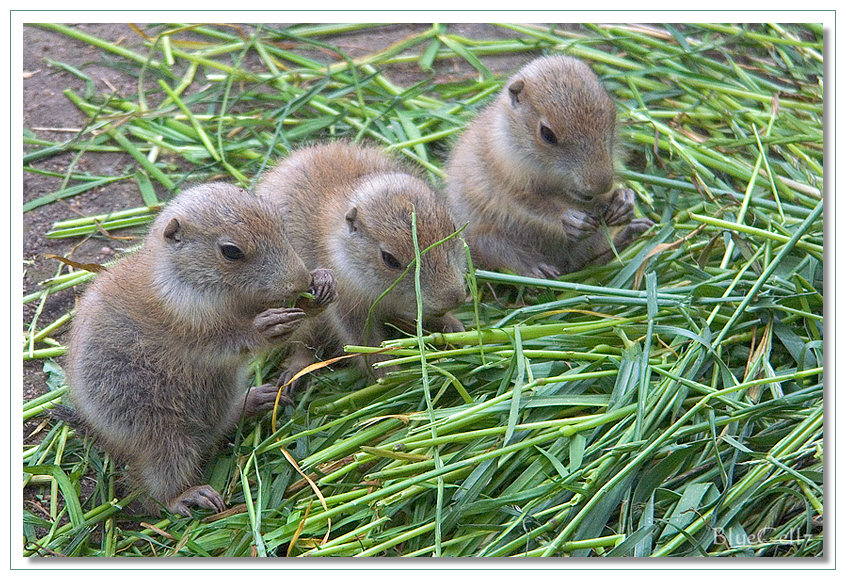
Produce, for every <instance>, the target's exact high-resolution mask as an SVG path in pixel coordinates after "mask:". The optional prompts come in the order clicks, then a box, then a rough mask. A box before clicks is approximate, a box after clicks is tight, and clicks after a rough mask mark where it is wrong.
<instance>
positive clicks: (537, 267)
mask: <svg viewBox="0 0 846 580" xmlns="http://www.w3.org/2000/svg"><path fill="white" fill-rule="evenodd" d="M525 274H526V275H527V276H531V277H532V278H545V279H547V280H552V279H554V278H558V276H560V275H561V271H560V270H558V268H556V267H555V266H553V265H551V264H547V263H546V262H538V263H536V264H530V265H529V267H528V268H526V271H525Z"/></svg>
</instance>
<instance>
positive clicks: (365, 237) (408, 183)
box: [256, 142, 467, 379]
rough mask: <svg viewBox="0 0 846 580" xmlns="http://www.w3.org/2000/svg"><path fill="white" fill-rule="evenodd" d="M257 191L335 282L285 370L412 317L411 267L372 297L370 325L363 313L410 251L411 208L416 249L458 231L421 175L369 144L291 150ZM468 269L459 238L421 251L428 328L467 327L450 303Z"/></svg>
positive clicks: (308, 260) (373, 341)
mask: <svg viewBox="0 0 846 580" xmlns="http://www.w3.org/2000/svg"><path fill="white" fill-rule="evenodd" d="M256 193H257V194H258V195H260V196H262V197H264V198H266V199H268V200H270V201H272V202H273V203H274V204H276V205H277V206H278V207H279V209H280V210H281V212H282V213H283V219H284V222H285V230H286V231H287V232H288V236H289V239H290V240H291V244H292V245H293V247H294V249H295V250H296V252H297V253H298V254H299V255H300V256H301V257H302V259H303V261H304V262H305V264H306V266H307V267H309V268H330V269H332V271H333V272H334V274H335V279H336V281H337V293H338V298H337V300H336V301H335V302H334V303H333V304H331V305H330V306H329V307H328V308H327V309H326V310H325V311H324V312H323V313H322V314H321V315H319V316H318V317H316V318H314V319H313V320H311V321H309V322H308V323H307V324H304V325H303V328H302V329H301V330H300V331H299V332H298V333H297V336H296V339H297V340H299V341H301V344H300V345H298V347H297V350H296V351H295V354H294V356H293V357H292V360H291V363H290V366H289V369H288V371H287V373H286V375H285V376H284V379H287V378H290V377H292V376H293V375H294V374H295V373H297V372H298V371H300V370H301V369H303V368H305V367H306V366H307V365H309V364H310V363H312V362H314V360H315V357H314V351H315V350H316V349H317V348H318V347H322V348H323V350H324V352H325V354H326V355H333V354H339V353H340V352H341V347H342V346H343V345H345V344H363V345H369V346H378V345H379V344H380V343H381V342H382V341H383V340H385V339H386V338H387V337H388V336H389V333H390V328H389V326H388V325H390V324H399V325H406V326H407V325H408V324H413V323H414V321H416V320H417V300H416V294H415V286H414V276H413V272H409V275H406V276H405V277H404V278H402V280H401V281H400V282H399V283H398V284H397V285H396V286H395V287H394V288H393V289H392V290H391V291H390V292H389V293H388V294H387V295H385V297H384V298H382V300H381V301H379V302H378V304H377V305H376V306H375V307H374V308H373V312H372V316H371V319H370V321H369V324H368V313H369V312H370V310H371V307H372V306H373V305H374V304H375V303H376V302H377V300H378V299H379V297H380V296H381V295H382V293H383V292H385V291H386V290H387V289H388V288H389V287H390V286H391V285H392V284H393V283H394V282H395V281H396V280H397V279H398V278H399V277H400V276H401V275H402V274H403V272H404V271H405V269H406V267H407V266H408V265H409V264H410V263H411V262H412V261H413V259H414V247H413V243H412V230H411V212H412V207H414V210H415V211H416V215H417V235H418V243H419V248H420V250H421V251H422V250H423V249H425V248H427V247H428V246H430V245H431V244H433V243H435V242H438V241H439V240H442V239H444V238H446V237H448V236H450V235H451V234H453V233H455V231H456V226H455V223H454V222H453V220H452V218H451V216H450V214H449V212H448V211H447V207H446V205H445V203H444V202H443V201H442V199H441V198H440V197H439V196H438V195H437V194H436V193H435V192H433V191H432V190H431V189H430V188H429V186H428V185H427V184H426V183H425V182H424V181H423V180H422V179H420V178H419V177H417V176H415V175H413V174H410V173H409V170H408V169H407V168H406V167H405V166H404V165H402V164H400V163H398V162H397V161H394V160H392V159H390V158H389V157H386V156H385V155H383V154H382V153H381V152H380V151H379V150H378V149H376V148H374V147H364V146H358V145H353V144H349V143H344V142H335V143H330V144H326V145H317V146H313V147H307V148H304V149H301V150H299V151H296V152H294V153H292V154H291V155H290V156H289V157H288V158H286V159H284V160H283V161H282V162H281V163H280V164H279V165H277V166H276V167H275V168H274V169H272V170H271V171H269V172H268V173H267V174H266V175H265V176H264V177H263V178H262V179H261V180H260V181H259V183H258V185H257V186H256ZM466 269H467V263H466V256H465V254H464V248H463V244H462V242H461V241H460V240H459V239H457V238H452V239H450V240H449V241H447V242H445V243H444V244H442V245H440V246H438V247H436V248H433V249H432V250H430V251H429V252H427V253H426V254H424V255H423V256H422V259H421V294H422V302H423V324H424V326H425V327H426V328H427V329H428V330H430V331H433V332H457V331H461V330H464V327H463V325H462V324H461V322H460V321H458V320H457V319H456V318H455V317H454V316H453V315H452V314H450V313H449V311H450V310H452V309H453V308H455V307H457V306H458V305H459V304H461V303H462V302H463V301H464V299H465V296H466V290H465V286H464V282H465V281H464V274H465V272H466ZM384 358H386V357H384V356H382V357H380V356H371V357H368V362H370V363H372V362H375V361H378V360H382V359H384ZM371 371H372V372H373V374H374V376H377V377H378V376H381V375H382V374H383V373H382V372H380V371H375V370H373V369H371Z"/></svg>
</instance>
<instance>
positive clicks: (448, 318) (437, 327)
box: [426, 314, 465, 332]
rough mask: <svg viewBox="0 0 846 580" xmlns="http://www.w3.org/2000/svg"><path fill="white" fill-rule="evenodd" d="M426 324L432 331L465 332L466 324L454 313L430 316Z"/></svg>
mask: <svg viewBox="0 0 846 580" xmlns="http://www.w3.org/2000/svg"><path fill="white" fill-rule="evenodd" d="M426 326H427V328H428V329H429V330H430V331H431V332H464V330H465V329H464V325H463V324H461V321H460V320H459V319H457V318H456V317H455V316H453V315H452V314H444V315H443V316H438V317H437V318H430V319H429V320H428V321H426Z"/></svg>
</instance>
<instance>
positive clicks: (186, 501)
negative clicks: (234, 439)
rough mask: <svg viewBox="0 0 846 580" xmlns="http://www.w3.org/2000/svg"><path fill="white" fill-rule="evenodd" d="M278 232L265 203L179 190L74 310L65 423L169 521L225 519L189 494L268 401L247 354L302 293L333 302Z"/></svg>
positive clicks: (214, 495) (325, 279)
mask: <svg viewBox="0 0 846 580" xmlns="http://www.w3.org/2000/svg"><path fill="white" fill-rule="evenodd" d="M278 222H279V218H278V213H277V211H276V209H275V208H274V207H272V206H271V205H270V204H268V203H267V202H266V201H265V200H262V199H260V198H258V197H257V196H255V195H254V194H251V193H248V192H246V191H244V190H242V189H239V188H237V187H235V186H232V185H225V184H216V185H215V184H206V185H199V186H196V187H193V188H190V189H187V190H185V191H183V192H182V193H181V194H180V195H178V196H177V197H176V198H174V200H173V201H172V202H171V203H169V204H167V205H166V206H165V208H164V209H163V210H162V212H161V214H160V215H159V216H158V217H157V219H156V220H155V222H154V223H153V226H152V228H151V230H150V232H149V234H148V236H147V238H146V239H145V241H144V244H143V247H142V248H141V249H140V250H139V251H138V253H136V254H134V255H132V256H130V257H129V258H127V259H126V260H124V261H122V262H120V263H118V264H116V265H115V266H113V267H112V268H110V269H109V270H107V271H106V272H104V273H102V274H100V275H99V276H98V277H97V278H96V280H95V281H94V282H93V284H92V285H91V286H90V287H89V288H88V289H87V291H86V292H85V293H84V295H83V296H82V298H81V300H80V302H79V304H78V307H77V310H76V317H75V320H74V324H73V329H72V334H71V339H70V344H69V347H68V354H67V358H66V367H65V369H66V371H67V376H68V380H69V385H70V396H71V400H72V402H73V405H74V410H72V411H70V410H68V409H65V411H64V413H65V416H66V417H67V418H69V419H70V422H71V424H75V425H77V426H79V427H80V428H81V430H82V431H83V432H86V433H90V434H91V435H93V436H94V439H95V440H96V441H97V443H98V444H99V445H100V446H101V447H102V448H103V449H105V450H106V451H108V452H109V453H110V454H111V455H112V456H113V457H115V458H116V459H118V460H119V461H122V462H125V463H127V464H128V468H129V480H130V482H131V483H132V484H134V485H135V486H138V487H140V488H142V489H144V490H145V491H146V492H147V493H148V494H149V496H150V498H152V499H153V500H155V502H159V503H161V504H164V506H165V507H166V508H167V509H168V510H170V511H171V512H174V513H179V514H183V515H186V516H189V515H190V510H189V506H190V505H197V506H201V507H206V508H210V509H212V510H215V511H221V510H222V509H224V507H225V506H224V502H223V499H222V498H221V496H220V494H219V493H218V492H217V491H215V490H214V489H213V488H212V487H211V486H209V485H198V481H199V479H200V477H201V473H202V466H203V461H204V459H205V458H206V456H207V455H208V454H209V452H210V451H212V449H213V447H214V446H215V445H216V444H217V443H218V442H219V441H220V440H221V439H222V438H223V437H224V435H225V434H226V433H227V431H229V430H230V429H231V428H232V427H233V426H234V425H235V423H236V422H237V420H238V418H239V417H240V416H241V414H242V412H246V413H247V414H250V413H256V412H260V411H263V410H266V409H267V408H269V407H272V405H273V402H274V399H275V397H276V391H277V389H276V387H275V386H272V385H263V386H261V387H254V388H252V389H249V391H248V390H247V376H246V375H247V363H248V362H249V356H250V353H254V352H257V351H261V350H263V349H265V348H268V347H270V346H272V345H274V344H278V343H280V342H283V341H285V340H287V339H288V338H289V337H290V335H291V333H292V332H293V331H294V330H295V329H296V328H297V327H298V326H299V325H300V324H301V323H302V322H303V321H304V319H305V317H306V312H304V310H303V309H301V308H288V307H286V305H287V304H289V303H290V301H291V300H292V299H293V298H294V297H296V296H297V295H298V294H299V293H301V292H302V291H304V290H306V289H310V290H311V291H312V292H313V293H315V294H316V295H317V296H318V297H324V296H330V295H331V293H332V288H331V285H332V279H331V274H329V275H327V273H326V272H324V271H320V272H315V273H312V274H309V271H308V270H306V267H305V266H304V265H303V262H302V260H301V259H300V258H299V256H297V254H296V252H294V250H293V248H292V247H291V245H290V243H289V242H288V241H287V239H286V237H285V235H284V232H283V230H282V229H280V228H279V224H278ZM60 416H61V415H60ZM63 418H64V417H63ZM147 508H148V509H149V510H150V511H152V512H153V513H158V506H157V505H156V504H155V503H154V502H148V503H147Z"/></svg>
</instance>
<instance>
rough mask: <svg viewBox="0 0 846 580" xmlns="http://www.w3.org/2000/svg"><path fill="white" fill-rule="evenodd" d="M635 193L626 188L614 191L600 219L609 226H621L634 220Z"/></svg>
mask: <svg viewBox="0 0 846 580" xmlns="http://www.w3.org/2000/svg"><path fill="white" fill-rule="evenodd" d="M634 200H635V192H634V191H633V190H631V189H628V188H620V189H617V190H614V193H612V194H611V201H610V202H609V203H608V207H607V208H605V213H604V214H603V215H602V219H604V220H605V223H606V224H607V225H609V226H622V225H625V224H627V223H629V222H631V221H632V218H634Z"/></svg>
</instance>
